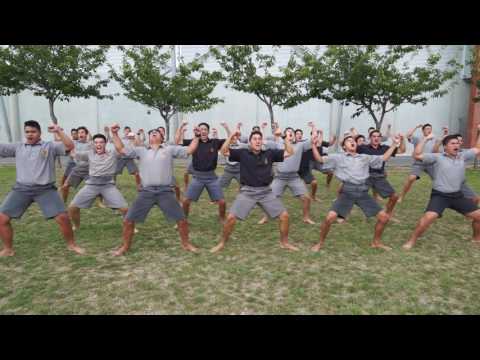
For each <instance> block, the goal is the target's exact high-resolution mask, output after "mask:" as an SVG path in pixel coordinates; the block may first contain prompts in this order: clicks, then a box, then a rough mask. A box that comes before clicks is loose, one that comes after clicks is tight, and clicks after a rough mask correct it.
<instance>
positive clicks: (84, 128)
mask: <svg viewBox="0 0 480 360" xmlns="http://www.w3.org/2000/svg"><path fill="white" fill-rule="evenodd" d="M80 130H84V131H85V133H86V134H88V129H87V128H86V127H85V126H80V127H78V128H77V131H80Z"/></svg>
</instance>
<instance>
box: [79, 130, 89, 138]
mask: <svg viewBox="0 0 480 360" xmlns="http://www.w3.org/2000/svg"><path fill="white" fill-rule="evenodd" d="M87 135H88V134H87V132H86V131H85V130H84V129H80V130H78V140H79V141H86V140H87Z"/></svg>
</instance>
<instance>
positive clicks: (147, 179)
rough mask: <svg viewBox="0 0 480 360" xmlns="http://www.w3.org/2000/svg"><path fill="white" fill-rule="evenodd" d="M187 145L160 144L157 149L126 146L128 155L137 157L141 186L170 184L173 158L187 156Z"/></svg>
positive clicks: (184, 157)
mask: <svg viewBox="0 0 480 360" xmlns="http://www.w3.org/2000/svg"><path fill="white" fill-rule="evenodd" d="M187 150H188V146H180V145H161V146H160V147H159V148H158V149H157V150H155V149H153V148H152V147H150V146H148V147H143V146H140V147H139V146H136V147H126V148H125V151H126V153H127V155H128V156H131V157H138V159H139V163H138V167H139V170H140V178H141V179H142V186H143V187H147V186H162V185H171V184H172V180H173V159H174V158H182V159H186V158H187V157H188V152H187Z"/></svg>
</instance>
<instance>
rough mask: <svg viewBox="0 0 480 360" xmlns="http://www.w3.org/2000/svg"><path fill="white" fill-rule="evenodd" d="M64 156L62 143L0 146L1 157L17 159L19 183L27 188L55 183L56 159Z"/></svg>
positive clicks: (43, 142) (47, 142) (44, 142)
mask: <svg viewBox="0 0 480 360" xmlns="http://www.w3.org/2000/svg"><path fill="white" fill-rule="evenodd" d="M64 155H65V146H64V145H63V143H61V142H52V141H39V142H38V143H36V144H33V145H29V144H24V143H16V144H0V156H1V157H15V161H16V168H17V183H19V184H22V185H27V186H33V185H47V184H52V183H55V180H56V177H55V158H56V157H57V156H64Z"/></svg>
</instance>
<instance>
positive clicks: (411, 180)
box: [397, 175, 417, 203]
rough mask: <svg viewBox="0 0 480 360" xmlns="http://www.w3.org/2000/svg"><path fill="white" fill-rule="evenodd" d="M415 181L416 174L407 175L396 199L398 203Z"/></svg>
mask: <svg viewBox="0 0 480 360" xmlns="http://www.w3.org/2000/svg"><path fill="white" fill-rule="evenodd" d="M415 181H417V176H416V175H408V178H407V181H406V182H405V185H404V186H403V190H402V193H401V194H400V197H399V198H398V200H397V202H398V203H401V202H402V201H403V199H405V196H406V195H407V193H408V192H409V191H410V189H411V188H412V185H413V183H414V182H415Z"/></svg>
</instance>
